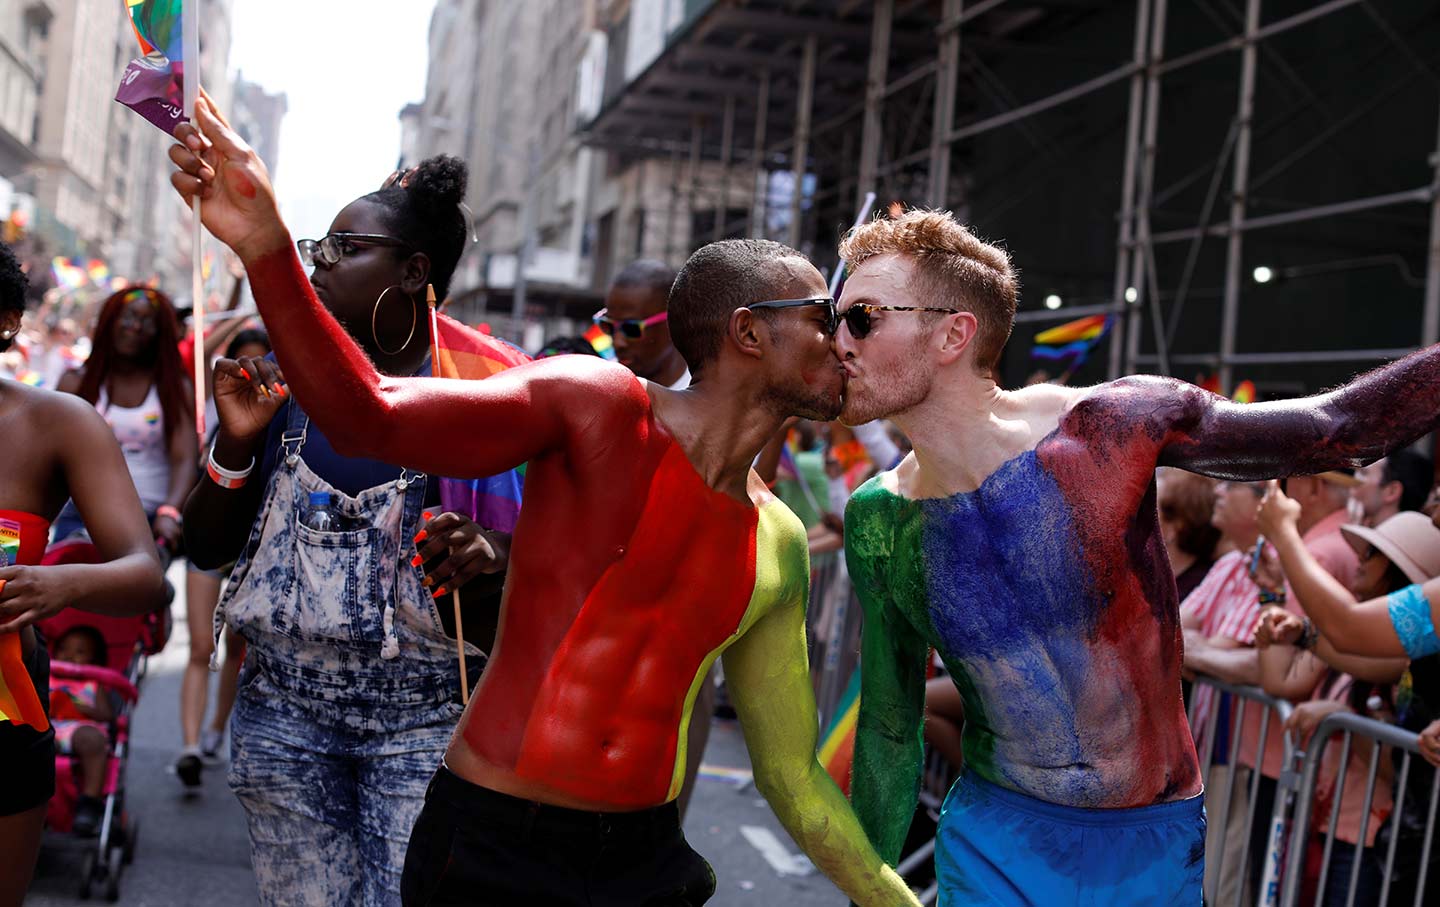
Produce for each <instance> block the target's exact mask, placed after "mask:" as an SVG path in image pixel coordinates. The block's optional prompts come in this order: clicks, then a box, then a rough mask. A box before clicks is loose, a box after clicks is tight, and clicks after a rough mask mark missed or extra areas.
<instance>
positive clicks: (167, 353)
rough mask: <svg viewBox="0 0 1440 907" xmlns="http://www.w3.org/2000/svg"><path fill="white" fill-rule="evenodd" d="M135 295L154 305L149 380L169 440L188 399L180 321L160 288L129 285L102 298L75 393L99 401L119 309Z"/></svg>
mask: <svg viewBox="0 0 1440 907" xmlns="http://www.w3.org/2000/svg"><path fill="white" fill-rule="evenodd" d="M137 295H143V296H145V297H146V298H148V299H149V300H150V304H151V305H152V306H154V308H155V325H156V329H155V337H154V339H153V340H152V341H151V342H152V343H153V344H154V345H155V346H154V349H153V351H152V352H153V356H154V361H153V363H152V366H151V367H152V371H151V380H152V381H153V382H154V383H155V392H156V393H157V394H159V395H160V411H161V412H162V413H163V414H164V416H165V438H166V440H167V441H168V440H169V439H170V438H171V437H172V436H173V432H174V431H175V429H176V427H177V426H179V424H180V420H181V419H182V418H183V417H184V414H185V407H186V406H188V405H189V402H188V400H187V399H186V378H185V365H184V363H182V362H181V360H180V322H179V320H178V319H177V318H176V317H175V306H174V304H173V303H171V302H170V297H169V296H166V295H165V294H164V293H162V292H160V291H159V290H152V289H150V288H148V287H130V288H129V289H125V290H119V291H117V292H115V293H111V294H110V297H109V298H108V299H106V300H105V304H104V305H103V306H101V307H100V317H99V319H98V320H97V321H96V322H95V332H94V333H93V334H92V335H91V339H90V342H91V349H90V358H89V359H87V360H86V361H85V371H84V374H82V375H81V377H80V390H79V392H78V393H79V394H80V396H81V397H83V398H84V399H86V400H88V401H89V402H90V405H91V406H95V405H96V404H97V403H98V402H99V401H100V389H101V388H102V387H104V386H105V381H106V379H108V378H109V377H110V370H111V368H112V367H113V366H114V363H115V328H116V326H117V324H118V323H119V321H120V312H121V311H122V310H124V308H125V304H126V303H128V302H130V301H131V300H132V299H134V298H135V297H136V296H137Z"/></svg>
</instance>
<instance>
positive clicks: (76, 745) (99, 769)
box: [50, 624, 115, 838]
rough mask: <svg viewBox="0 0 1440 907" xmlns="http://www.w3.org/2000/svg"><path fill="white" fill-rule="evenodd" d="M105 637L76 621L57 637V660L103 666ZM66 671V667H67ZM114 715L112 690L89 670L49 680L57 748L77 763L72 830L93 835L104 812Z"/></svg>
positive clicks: (88, 835) (73, 663)
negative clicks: (77, 791) (77, 787)
mask: <svg viewBox="0 0 1440 907" xmlns="http://www.w3.org/2000/svg"><path fill="white" fill-rule="evenodd" d="M105 649H106V646H105V637H104V636H103V635H102V634H101V633H100V631H99V630H97V629H95V628H94V627H92V626H89V625H88V624H77V625H75V626H73V627H71V628H70V629H68V630H66V631H65V633H64V635H62V636H61V637H60V638H59V639H57V640H55V648H54V652H55V661H57V662H64V663H67V664H71V665H82V666H84V665H91V666H102V667H103V666H104V664H105V662H106V658H105ZM66 673H68V672H66ZM114 717H115V706H114V703H113V702H112V701H111V699H110V694H109V692H108V691H107V690H106V689H105V688H104V687H103V686H102V685H101V683H100V682H99V681H98V680H95V679H93V678H91V677H87V676H83V675H82V676H79V677H67V676H61V675H58V674H57V676H56V677H55V678H54V679H52V680H51V682H50V718H51V724H53V725H54V726H55V750H56V752H57V753H59V754H60V755H62V756H69V757H71V758H72V759H74V760H75V762H76V763H78V766H79V775H80V796H79V797H78V798H77V800H76V802H75V816H74V819H73V821H72V823H71V826H70V828H71V831H73V832H74V833H75V834H77V835H80V836H82V837H86V838H89V837H94V836H95V834H96V833H97V832H98V831H99V830H100V821H101V819H102V818H103V817H104V815H105V800H104V796H105V773H106V768H107V767H108V766H109V761H110V739H109V732H108V727H107V726H108V724H109V722H110V721H111V720H112V719H113V718H114Z"/></svg>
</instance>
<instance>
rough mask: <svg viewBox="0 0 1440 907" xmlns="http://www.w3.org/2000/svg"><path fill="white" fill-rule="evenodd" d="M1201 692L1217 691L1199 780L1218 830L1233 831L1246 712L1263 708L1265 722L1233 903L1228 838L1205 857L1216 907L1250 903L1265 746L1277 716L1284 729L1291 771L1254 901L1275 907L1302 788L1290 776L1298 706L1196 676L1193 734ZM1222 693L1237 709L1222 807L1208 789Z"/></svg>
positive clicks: (1281, 790) (1280, 793)
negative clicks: (1224, 884)
mask: <svg viewBox="0 0 1440 907" xmlns="http://www.w3.org/2000/svg"><path fill="white" fill-rule="evenodd" d="M1202 687H1209V688H1211V689H1213V690H1214V691H1215V695H1216V701H1215V703H1214V707H1213V708H1211V710H1210V714H1209V716H1208V720H1207V721H1206V727H1205V738H1204V740H1205V742H1204V745H1203V747H1202V750H1201V752H1200V777H1201V778H1202V779H1203V781H1204V783H1205V784H1206V785H1207V786H1206V791H1205V798H1206V810H1205V811H1206V814H1207V819H1208V821H1209V822H1215V823H1218V827H1219V828H1221V829H1225V830H1227V831H1228V830H1229V824H1230V804H1231V802H1232V800H1233V799H1234V794H1235V778H1236V772H1235V769H1236V763H1237V761H1238V758H1239V755H1240V741H1241V738H1242V737H1243V735H1244V730H1245V714H1246V710H1247V709H1249V708H1263V709H1264V711H1263V712H1262V713H1261V717H1260V734H1259V738H1258V739H1257V741H1256V745H1255V763H1256V764H1255V765H1254V766H1252V767H1250V768H1251V772H1250V782H1249V792H1248V793H1249V796H1248V798H1247V801H1248V805H1247V810H1246V816H1245V824H1244V828H1243V831H1241V832H1239V833H1242V834H1243V835H1244V837H1243V841H1244V844H1243V845H1242V847H1241V851H1240V866H1239V872H1240V873H1241V874H1242V876H1241V884H1240V885H1238V886H1236V889H1235V897H1234V898H1233V899H1232V900H1231V901H1230V902H1229V903H1220V902H1221V901H1222V898H1221V894H1222V892H1221V891H1220V888H1221V884H1220V881H1221V880H1223V879H1224V878H1225V875H1224V870H1225V838H1224V836H1221V837H1220V838H1219V839H1218V840H1219V841H1220V847H1219V848H1218V849H1219V853H1208V852H1207V853H1206V854H1205V862H1206V864H1207V866H1208V865H1212V864H1213V865H1214V878H1215V879H1216V892H1215V895H1216V897H1215V900H1216V903H1215V904H1214V905H1213V907H1244V904H1245V903H1246V901H1245V883H1244V877H1245V875H1246V874H1248V873H1249V866H1250V840H1251V829H1252V828H1254V825H1255V818H1256V817H1255V810H1256V805H1257V801H1258V799H1259V793H1260V779H1261V777H1262V772H1261V767H1262V766H1263V765H1264V763H1265V747H1266V744H1267V743H1268V742H1269V735H1270V733H1271V729H1270V724H1271V721H1270V719H1271V718H1272V717H1274V718H1276V719H1277V723H1278V724H1279V730H1278V731H1275V733H1279V734H1282V735H1283V737H1284V744H1285V758H1284V761H1283V763H1282V765H1284V766H1285V767H1286V769H1287V771H1286V772H1284V773H1282V776H1281V778H1280V779H1279V782H1278V784H1277V786H1276V793H1275V806H1274V809H1273V810H1272V812H1271V814H1270V817H1269V819H1268V821H1269V823H1270V831H1269V834H1268V835H1267V836H1266V840H1267V844H1266V850H1265V864H1264V867H1263V869H1262V870H1261V873H1260V880H1259V889H1258V891H1257V892H1256V895H1257V897H1256V900H1255V903H1256V904H1258V905H1262V907H1272V905H1275V904H1277V903H1278V902H1279V897H1278V896H1279V880H1280V867H1281V862H1282V858H1283V854H1284V849H1285V844H1286V829H1287V825H1288V822H1287V820H1288V818H1289V816H1290V812H1291V807H1292V805H1293V803H1294V800H1295V791H1296V786H1297V785H1296V783H1295V779H1294V777H1293V773H1291V772H1289V771H1288V769H1289V767H1290V766H1291V765H1293V764H1294V760H1295V753H1296V746H1295V740H1294V739H1293V738H1292V736H1291V734H1290V732H1289V731H1287V730H1285V723H1286V722H1287V721H1288V720H1289V719H1290V715H1291V714H1292V713H1293V712H1294V706H1292V705H1291V704H1290V703H1289V702H1287V701H1285V700H1283V699H1277V698H1276V697H1274V696H1271V695H1269V694H1267V693H1265V692H1264V691H1263V690H1261V689H1259V688H1258V687H1252V686H1242V685H1239V684H1231V683H1225V682H1224V681H1221V680H1217V679H1215V678H1213V677H1205V676H1197V677H1196V678H1195V686H1194V689H1193V691H1192V694H1191V698H1190V714H1189V718H1190V724H1191V727H1192V729H1193V728H1194V723H1195V710H1196V705H1197V703H1198V701H1199V697H1198V695H1196V694H1198V693H1199V691H1200V689H1201V688H1202ZM1222 694H1228V695H1229V696H1230V697H1231V701H1232V702H1233V709H1232V715H1231V721H1230V724H1229V727H1230V747H1229V761H1228V763H1227V764H1228V765H1229V767H1230V771H1229V773H1228V775H1227V776H1226V781H1225V785H1224V788H1225V790H1224V792H1223V795H1222V796H1221V798H1220V800H1219V801H1218V803H1217V802H1216V801H1215V800H1214V799H1213V795H1214V794H1217V793H1220V792H1218V791H1213V790H1211V789H1210V788H1209V786H1208V785H1209V779H1210V771H1211V769H1212V768H1213V767H1214V762H1215V758H1214V757H1215V739H1216V737H1215V732H1216V730H1217V727H1218V725H1219V719H1220V712H1221V708H1220V703H1221V700H1220V696H1221V695H1222Z"/></svg>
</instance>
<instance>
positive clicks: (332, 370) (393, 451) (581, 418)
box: [170, 98, 644, 478]
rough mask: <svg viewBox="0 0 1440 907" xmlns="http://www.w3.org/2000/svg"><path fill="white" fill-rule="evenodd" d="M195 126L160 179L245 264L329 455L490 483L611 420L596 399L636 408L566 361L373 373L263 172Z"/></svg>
mask: <svg viewBox="0 0 1440 907" xmlns="http://www.w3.org/2000/svg"><path fill="white" fill-rule="evenodd" d="M195 118H196V121H197V123H198V125H199V126H200V128H201V129H202V130H203V132H204V136H203V137H202V136H201V135H200V133H198V132H197V131H196V130H195V128H194V127H193V126H191V125H190V124H188V123H186V124H181V125H180V126H178V127H177V128H176V130H175V137H176V138H177V139H179V140H180V142H181V143H182V144H179V145H175V146H172V148H171V149H170V158H171V160H172V161H174V162H175V163H176V164H177V165H178V166H179V168H180V169H179V170H178V171H177V172H175V173H173V174H171V183H172V184H173V185H174V186H175V188H176V190H177V191H178V192H179V193H180V195H181V197H182V198H184V199H185V200H186V202H187V203H188V202H189V201H190V199H191V198H193V197H195V196H197V195H198V196H199V197H200V199H201V200H202V204H201V206H200V210H201V215H202V218H203V220H204V223H205V226H206V227H207V228H208V229H209V230H210V232H211V233H213V234H214V235H215V236H216V237H218V238H219V239H220V240H221V241H223V242H225V243H226V244H227V245H229V246H230V247H231V248H232V249H234V250H235V252H236V253H237V254H238V255H239V256H240V258H241V260H242V261H243V262H244V263H245V269H246V272H247V273H248V274H249V276H250V282H251V287H252V289H253V291H254V294H255V300H256V304H257V306H258V307H259V308H260V312H261V315H262V316H263V317H264V319H265V323H266V325H267V327H268V328H269V331H270V337H271V340H272V342H273V343H274V345H275V356H276V358H277V359H278V360H279V362H280V365H281V368H282V369H283V370H284V372H285V378H286V381H287V382H288V383H289V386H290V388H291V390H293V391H294V393H295V396H296V398H297V399H299V400H300V402H301V403H302V404H303V405H304V407H305V411H306V413H307V414H308V415H309V416H310V418H311V419H312V420H313V421H314V422H315V424H316V425H318V426H319V427H320V430H321V431H323V432H324V433H325V435H326V437H327V438H329V439H330V441H331V443H332V444H334V446H335V448H336V450H337V451H339V452H340V453H342V454H344V455H347V456H360V457H368V458H372V459H377V460H382V461H385V462H389V463H397V464H402V465H405V466H409V467H412V468H416V469H421V470H424V471H426V472H429V473H432V474H436V475H446V476H451V477H454V478H469V477H480V476H487V475H494V474H496V473H499V472H503V471H504V470H506V469H510V468H513V467H515V466H518V465H520V464H521V463H524V462H527V461H532V460H536V459H539V458H541V457H543V456H545V455H546V454H549V453H553V452H555V451H558V450H561V449H562V448H565V447H566V446H567V445H568V443H569V441H570V440H571V439H574V438H578V437H580V436H581V435H583V434H584V429H585V427H586V426H587V425H588V424H590V423H591V422H594V421H596V420H598V419H602V418H605V417H606V416H607V415H609V416H613V415H614V413H613V411H611V410H610V408H609V407H597V406H596V401H597V400H607V401H608V400H618V401H620V404H619V405H620V406H622V407H625V406H629V408H630V409H636V405H637V404H638V405H640V406H643V404H644V400H643V397H644V392H643V390H642V389H641V388H640V387H639V385H638V384H636V383H635V381H634V379H633V377H631V376H630V375H629V373H628V372H627V371H625V370H624V369H623V368H621V367H619V366H615V367H614V368H608V367H606V366H604V365H600V364H599V363H587V362H584V361H583V360H582V361H581V362H579V363H575V362H567V361H565V359H566V358H569V357H562V358H559V359H556V360H552V361H550V362H548V363H538V364H534V365H527V366H522V367H519V368H515V369H510V370H507V371H505V372H503V373H501V374H499V375H496V376H494V377H493V378H490V379H488V380H486V381H460V380H451V379H443V378H427V379H416V378H403V379H397V378H389V377H386V376H383V375H380V374H379V373H378V372H376V370H375V367H374V366H373V365H372V364H371V363H370V360H369V359H368V358H367V357H366V355H365V353H364V352H363V351H362V350H361V348H360V346H359V345H358V344H356V343H355V341H354V340H353V339H351V338H350V336H349V335H348V334H346V333H345V331H344V329H343V328H341V327H340V325H339V324H338V323H337V322H336V321H335V319H334V318H333V317H332V316H331V315H330V313H329V312H327V311H326V310H325V308H324V306H322V305H321V304H320V301H319V300H318V299H317V298H316V296H315V293H314V291H313V290H312V288H311V286H310V281H309V280H308V279H307V278H306V276H305V272H304V271H303V269H302V268H301V266H300V260H299V257H298V256H297V255H296V252H295V248H294V245H293V243H292V242H291V240H290V235H289V233H288V232H287V231H286V229H285V225H284V223H282V222H281V220H280V215H279V212H278V210H277V209H276V206H275V198H274V193H273V191H272V190H271V187H270V181H269V177H268V176H267V175H266V172H265V165H264V164H263V163H261V162H260V159H259V157H258V156H257V155H256V154H255V153H254V151H252V150H251V149H250V147H249V146H248V145H246V144H245V142H244V141H243V140H242V139H241V138H240V137H239V136H238V135H236V134H235V132H234V131H232V130H231V129H230V127H229V126H228V125H227V124H226V123H225V122H224V120H223V119H222V118H221V117H220V116H219V114H218V113H217V112H216V111H215V109H214V107H213V106H211V104H210V103H209V101H208V100H207V99H204V98H202V99H200V100H199V101H197V102H196V105H195ZM584 366H589V367H588V368H587V367H584ZM637 395H638V397H637ZM597 410H599V411H597ZM637 411H638V410H637Z"/></svg>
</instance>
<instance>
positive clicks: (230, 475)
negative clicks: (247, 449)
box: [210, 444, 255, 482]
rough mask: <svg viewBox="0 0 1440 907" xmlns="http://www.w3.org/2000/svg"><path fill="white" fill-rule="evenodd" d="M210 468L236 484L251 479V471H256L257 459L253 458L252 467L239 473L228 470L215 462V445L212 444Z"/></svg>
mask: <svg viewBox="0 0 1440 907" xmlns="http://www.w3.org/2000/svg"><path fill="white" fill-rule="evenodd" d="M210 468H211V469H213V470H215V472H216V473H217V474H218V475H219V476H221V477H222V478H226V479H229V480H231V481H232V482H235V481H239V480H241V479H247V478H249V477H250V473H251V471H253V470H254V469H255V458H254V457H251V458H250V465H249V466H246V467H245V468H244V469H241V470H238V471H237V470H234V469H226V468H225V467H224V466H221V465H220V464H219V463H216V462H215V445H213V444H212V445H210Z"/></svg>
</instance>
